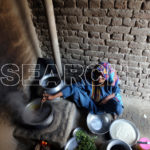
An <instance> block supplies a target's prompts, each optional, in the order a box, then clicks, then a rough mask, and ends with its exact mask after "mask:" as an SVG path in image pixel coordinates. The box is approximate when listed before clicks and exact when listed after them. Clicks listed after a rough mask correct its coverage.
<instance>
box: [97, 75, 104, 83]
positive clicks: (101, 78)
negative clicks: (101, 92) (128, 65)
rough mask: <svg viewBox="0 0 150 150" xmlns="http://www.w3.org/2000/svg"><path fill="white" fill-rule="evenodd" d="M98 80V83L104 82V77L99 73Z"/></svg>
mask: <svg viewBox="0 0 150 150" xmlns="http://www.w3.org/2000/svg"><path fill="white" fill-rule="evenodd" d="M98 82H99V83H100V84H102V83H104V82H105V78H104V77H103V76H102V75H100V76H99V80H98Z"/></svg>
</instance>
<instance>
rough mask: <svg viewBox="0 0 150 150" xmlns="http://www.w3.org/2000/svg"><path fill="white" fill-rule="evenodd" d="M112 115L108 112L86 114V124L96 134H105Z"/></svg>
mask: <svg viewBox="0 0 150 150" xmlns="http://www.w3.org/2000/svg"><path fill="white" fill-rule="evenodd" d="M112 120H113V119H112V117H111V115H110V114H108V113H104V114H91V113H89V114H88V116H87V126H88V128H89V130H90V131H91V132H92V133H94V134H98V135H102V134H105V133H107V132H108V131H109V127H110V124H111V122H112Z"/></svg>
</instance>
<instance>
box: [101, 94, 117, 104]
mask: <svg viewBox="0 0 150 150" xmlns="http://www.w3.org/2000/svg"><path fill="white" fill-rule="evenodd" d="M114 97H115V94H114V93H113V94H110V95H108V96H106V97H105V98H104V99H103V100H102V101H101V102H100V103H99V104H98V105H103V104H106V103H107V102H108V101H109V100H110V99H112V98H114Z"/></svg>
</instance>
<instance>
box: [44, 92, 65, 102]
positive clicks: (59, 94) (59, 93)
mask: <svg viewBox="0 0 150 150" xmlns="http://www.w3.org/2000/svg"><path fill="white" fill-rule="evenodd" d="M60 96H63V93H62V92H58V93H57V94H55V95H50V94H47V93H44V94H43V99H42V103H44V102H45V101H47V100H53V99H55V98H57V97H60Z"/></svg>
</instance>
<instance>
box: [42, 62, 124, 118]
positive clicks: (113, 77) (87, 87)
mask: <svg viewBox="0 0 150 150" xmlns="http://www.w3.org/2000/svg"><path fill="white" fill-rule="evenodd" d="M91 74H92V79H91V81H90V82H89V81H87V80H82V81H81V82H77V83H76V84H72V85H70V86H67V87H65V88H64V89H63V90H62V91H61V92H59V93H57V94H55V95H49V94H43V100H42V101H45V100H52V99H55V98H57V97H60V96H63V98H67V97H70V96H72V98H73V100H74V102H75V103H76V104H77V106H79V107H84V108H86V109H87V110H88V111H90V112H91V113H95V114H100V113H104V112H106V113H111V114H112V115H113V117H114V118H116V117H117V116H119V115H121V114H122V112H123V103H122V99H121V95H120V88H119V85H118V82H119V78H118V76H117V74H116V72H115V70H114V69H113V68H112V67H111V65H110V64H108V63H100V64H99V65H96V67H95V69H94V70H93V71H92V73H91Z"/></svg>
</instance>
